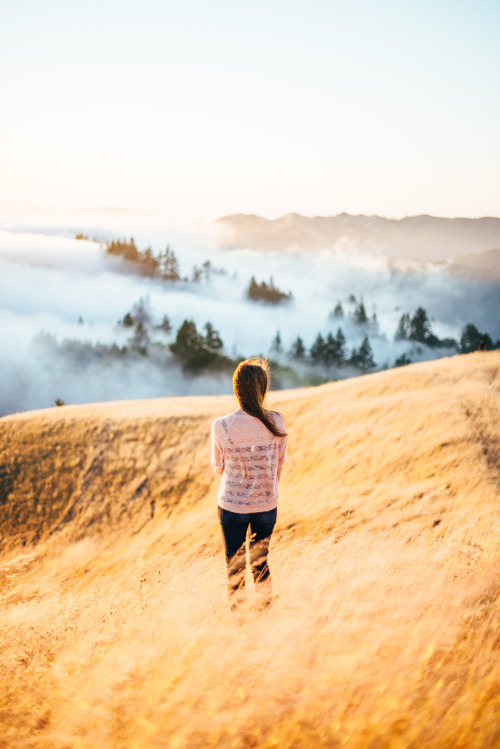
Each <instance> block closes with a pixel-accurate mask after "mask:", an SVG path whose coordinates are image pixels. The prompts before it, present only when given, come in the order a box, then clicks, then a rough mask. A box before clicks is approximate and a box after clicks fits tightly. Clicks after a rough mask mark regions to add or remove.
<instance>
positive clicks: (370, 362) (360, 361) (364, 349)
mask: <svg viewBox="0 0 500 749" xmlns="http://www.w3.org/2000/svg"><path fill="white" fill-rule="evenodd" d="M351 363H352V364H354V365H355V366H357V367H359V368H360V369H362V370H364V371H365V372H368V371H369V370H370V369H373V368H374V367H375V361H374V359H373V351H372V347H371V345H370V341H369V340H368V336H365V337H364V338H363V342H362V344H361V346H360V347H359V349H355V348H354V349H353V350H352V354H351Z"/></svg>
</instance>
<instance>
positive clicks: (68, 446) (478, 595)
mask: <svg viewBox="0 0 500 749" xmlns="http://www.w3.org/2000/svg"><path fill="white" fill-rule="evenodd" d="M499 391H500V353H497V352H492V353H478V354H472V355H468V356H461V357H455V358H452V359H444V360H440V361H437V362H432V363H424V364H418V365H412V366H410V367H405V368H403V369H400V370H397V371H388V372H381V373H378V374H375V375H370V376H366V377H362V378H359V379H356V380H350V381H344V382H339V383H334V384H331V385H326V386H323V387H320V388H316V389H307V390H299V391H288V392H282V393H274V394H273V396H272V398H271V399H270V403H271V405H272V406H274V407H277V408H279V409H280V410H282V411H283V413H284V415H285V419H286V424H287V428H288V430H289V433H290V442H289V451H288V461H289V462H288V463H287V465H286V466H285V469H284V472H283V479H282V485H281V495H280V505H279V514H278V526H277V530H276V534H275V537H274V540H273V544H272V548H271V555H270V564H271V568H272V572H273V579H274V588H275V592H276V593H277V594H279V598H278V599H277V600H276V602H275V603H274V605H273V607H272V608H271V609H270V610H268V611H266V612H259V611H258V610H257V608H256V607H254V606H253V600H252V597H251V596H250V598H249V601H248V606H247V609H246V611H245V613H244V614H243V615H241V616H239V617H237V618H235V617H234V616H232V615H231V614H230V613H229V611H228V605H227V599H226V594H225V568H224V567H225V565H224V560H223V556H222V547H221V542H220V538H219V528H218V525H217V520H216V512H215V504H216V490H217V483H218V478H217V477H216V476H215V475H212V473H211V469H210V467H209V426H210V421H211V419H212V418H213V417H214V416H216V415H221V414H222V413H225V412H227V411H228V410H231V409H232V408H233V407H234V401H233V399H231V398H191V399H178V400H172V399H159V400H151V401H143V402H141V401H135V402H130V403H112V404H101V405H91V406H81V407H77V406H75V407H64V408H59V409H51V410H47V411H40V412H33V413H30V414H19V415H16V416H10V417H6V418H4V419H2V420H0V435H1V440H2V442H1V448H0V451H1V452H0V491H1V499H2V505H1V506H2V518H1V526H2V534H3V540H2V554H1V558H0V564H1V568H2V575H1V582H0V594H1V596H2V610H1V613H0V628H1V633H2V635H1V643H2V644H1V653H0V746H5V747H9V748H10V747H12V748H16V747H55V748H56V749H62V748H63V747H68V748H69V747H82V748H85V749H87V748H88V749H90V748H91V747H131V748H134V749H143V748H144V747H146V748H148V747H172V749H175V748H176V747H179V748H181V747H211V746H214V747H224V748H225V747H227V748H229V747H235V748H236V747H238V748H239V747H297V748H300V747H344V746H347V747H349V749H350V748H351V747H353V748H354V747H355V748H356V749H367V748H370V749H371V748H372V747H373V748H374V749H375V748H376V749H379V747H390V748H391V749H403V748H405V747H415V749H417V748H418V749H421V748H425V749H427V748H428V747H430V748H434V747H446V748H448V747H471V748H472V747H475V748H476V747H477V749H489V748H490V747H491V748H493V747H498V746H500V666H499V663H500V659H499V654H500V652H499V648H500V617H499V615H500V598H499V592H500V553H499V551H500V549H499V535H498V529H499V515H500V511H499V504H498V501H499V493H500V491H499V490H500V434H499V423H500V420H499V410H500V409H499V401H500V395H499ZM152 500H154V513H153V511H152V510H153V506H152V504H151V502H152ZM153 515H154V516H153Z"/></svg>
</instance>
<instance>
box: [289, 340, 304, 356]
mask: <svg viewBox="0 0 500 749" xmlns="http://www.w3.org/2000/svg"><path fill="white" fill-rule="evenodd" d="M305 355H306V348H305V346H304V342H303V340H302V338H301V337H300V336H297V340H296V341H295V342H294V343H292V348H291V350H290V356H292V357H293V358H294V359H304V357H305Z"/></svg>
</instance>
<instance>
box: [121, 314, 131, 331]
mask: <svg viewBox="0 0 500 749" xmlns="http://www.w3.org/2000/svg"><path fill="white" fill-rule="evenodd" d="M121 324H122V325H123V327H124V328H133V327H134V318H133V317H132V315H131V314H130V312H127V314H126V315H125V317H124V318H123V320H122V321H121Z"/></svg>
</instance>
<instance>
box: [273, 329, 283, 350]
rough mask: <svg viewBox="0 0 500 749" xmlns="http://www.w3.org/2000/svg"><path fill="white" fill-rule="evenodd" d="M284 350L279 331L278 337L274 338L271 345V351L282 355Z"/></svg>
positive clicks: (277, 332)
mask: <svg viewBox="0 0 500 749" xmlns="http://www.w3.org/2000/svg"><path fill="white" fill-rule="evenodd" d="M282 350H283V347H282V345H281V335H280V332H279V330H277V331H276V335H275V336H274V338H273V342H272V343H271V351H276V352H277V353H280V352H281V351H282Z"/></svg>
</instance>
